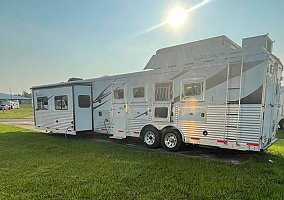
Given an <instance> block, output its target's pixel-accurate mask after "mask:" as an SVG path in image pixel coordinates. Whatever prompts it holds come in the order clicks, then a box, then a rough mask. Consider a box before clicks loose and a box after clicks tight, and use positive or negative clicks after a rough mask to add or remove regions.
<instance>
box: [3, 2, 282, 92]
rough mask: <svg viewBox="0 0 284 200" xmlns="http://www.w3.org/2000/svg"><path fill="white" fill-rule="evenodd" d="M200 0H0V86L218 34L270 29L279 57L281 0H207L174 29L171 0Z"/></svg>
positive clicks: (62, 76) (52, 78) (124, 61)
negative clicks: (181, 24) (171, 25)
mask: <svg viewBox="0 0 284 200" xmlns="http://www.w3.org/2000/svg"><path fill="white" fill-rule="evenodd" d="M200 2H202V0H175V1H174V0H143V1H139V0H82V1H79V0H76V1H75V0H48V1H47V0H0V92H6V93H10V91H11V92H12V93H21V92H22V91H23V90H25V91H28V92H29V91H30V90H29V88H30V87H31V86H36V85H41V84H50V83H57V82H62V81H67V79H68V78H70V77H81V78H84V79H85V78H95V77H100V76H103V75H114V74H121V73H128V72H135V71H139V70H142V69H143V68H144V67H145V65H146V64H147V62H148V60H149V59H150V58H151V56H152V55H153V54H155V52H156V50H158V49H160V48H163V47H168V46H172V45H177V44H181V43H187V42H191V41H196V40H200V39H205V38H209V37H214V36H218V35H226V36H227V37H229V38H230V39H232V40H233V41H235V42H236V43H237V44H239V45H241V41H242V38H245V37H250V36H256V35H263V34H266V33H269V36H270V37H271V38H272V40H275V43H274V48H273V53H274V54H275V55H276V56H277V57H279V58H280V59H281V60H282V62H284V12H283V8H284V1H283V0H210V1H209V3H207V4H205V5H203V6H202V7H200V8H199V9H196V10H195V11H193V12H190V13H188V15H187V19H186V23H185V24H184V25H183V26H182V27H181V28H180V29H178V30H176V29H174V28H173V27H170V26H169V25H164V26H161V27H159V28H156V29H154V30H151V31H148V32H147V31H145V30H148V29H149V28H151V27H153V26H155V25H158V24H160V23H161V22H164V21H165V20H166V19H167V16H168V15H169V13H170V10H171V9H172V8H174V7H175V6H176V5H182V6H183V7H185V8H190V7H192V6H194V5H196V4H198V3H200Z"/></svg>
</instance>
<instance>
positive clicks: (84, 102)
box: [78, 95, 91, 108]
mask: <svg viewBox="0 0 284 200" xmlns="http://www.w3.org/2000/svg"><path fill="white" fill-rule="evenodd" d="M78 104H79V108H90V106H91V98H90V96H89V95H79V96H78Z"/></svg>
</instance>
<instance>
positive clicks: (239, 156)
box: [0, 130, 283, 164]
mask: <svg viewBox="0 0 284 200" xmlns="http://www.w3.org/2000/svg"><path fill="white" fill-rule="evenodd" d="M35 135H37V136H38V137H37V139H39V140H42V137H48V138H55V139H60V140H61V142H62V140H65V141H66V143H68V141H74V142H75V141H80V142H83V141H84V140H86V141H91V140H95V141H98V142H107V143H115V144H119V145H124V146H128V147H132V148H139V149H141V150H142V151H144V150H145V151H153V152H155V151H156V152H161V153H168V154H172V155H182V156H188V157H199V158H204V159H209V160H217V161H222V162H227V163H234V164H242V163H245V162H246V161H248V160H251V159H257V160H262V159H265V160H267V158H269V157H273V158H276V159H283V157H282V156H279V155H272V154H271V153H269V152H266V151H265V152H253V151H237V150H231V149H222V148H217V147H208V146H201V145H192V144H186V145H184V146H183V147H182V148H181V150H180V151H179V152H167V151H165V150H164V149H162V148H157V149H147V148H146V147H145V146H144V144H143V142H142V140H141V139H140V138H133V137H127V138H125V139H121V140H117V139H110V138H109V136H108V135H106V134H99V133H93V132H82V133H79V134H78V135H75V136H74V135H64V134H53V133H42V132H35V131H28V130H27V131H13V132H7V133H1V134H0V139H1V137H4V136H5V137H7V136H11V137H14V138H15V141H17V140H18V139H19V136H22V138H21V140H26V141H29V140H32V139H33V140H34V139H35ZM29 138H30V139H29ZM275 156H276V157H275ZM277 157H279V158H277Z"/></svg>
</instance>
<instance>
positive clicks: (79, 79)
mask: <svg viewBox="0 0 284 200" xmlns="http://www.w3.org/2000/svg"><path fill="white" fill-rule="evenodd" d="M82 80H83V79H82V78H75V77H72V78H69V79H68V82H71V81H82Z"/></svg>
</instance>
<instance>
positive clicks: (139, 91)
mask: <svg viewBox="0 0 284 200" xmlns="http://www.w3.org/2000/svg"><path fill="white" fill-rule="evenodd" d="M143 97H145V92H144V87H138V88H133V98H143Z"/></svg>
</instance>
